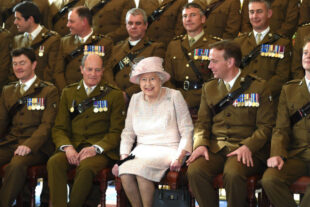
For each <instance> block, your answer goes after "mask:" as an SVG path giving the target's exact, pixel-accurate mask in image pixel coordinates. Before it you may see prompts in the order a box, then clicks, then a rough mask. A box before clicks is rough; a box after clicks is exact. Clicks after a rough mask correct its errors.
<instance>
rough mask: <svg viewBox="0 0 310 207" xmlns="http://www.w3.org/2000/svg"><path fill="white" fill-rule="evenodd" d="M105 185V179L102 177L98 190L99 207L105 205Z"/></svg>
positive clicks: (106, 184)
mask: <svg viewBox="0 0 310 207" xmlns="http://www.w3.org/2000/svg"><path fill="white" fill-rule="evenodd" d="M107 187H108V181H107V179H103V180H102V181H100V192H101V199H100V204H101V207H105V201H106V191H107Z"/></svg>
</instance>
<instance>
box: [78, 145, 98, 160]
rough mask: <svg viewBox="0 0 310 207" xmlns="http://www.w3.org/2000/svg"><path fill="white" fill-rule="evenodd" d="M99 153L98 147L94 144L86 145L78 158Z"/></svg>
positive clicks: (81, 158) (82, 158)
mask: <svg viewBox="0 0 310 207" xmlns="http://www.w3.org/2000/svg"><path fill="white" fill-rule="evenodd" d="M96 154H97V152H96V148H95V147H93V146H90V147H84V148H83V149H82V150H81V151H80V152H79V157H78V159H79V160H80V161H82V160H84V159H86V158H88V157H94V156H95V155H96Z"/></svg>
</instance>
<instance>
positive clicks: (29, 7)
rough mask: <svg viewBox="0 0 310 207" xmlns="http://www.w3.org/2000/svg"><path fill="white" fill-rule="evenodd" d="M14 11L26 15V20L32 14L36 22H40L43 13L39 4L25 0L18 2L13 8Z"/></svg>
mask: <svg viewBox="0 0 310 207" xmlns="http://www.w3.org/2000/svg"><path fill="white" fill-rule="evenodd" d="M13 12H19V13H21V15H22V17H24V19H25V20H28V19H29V17H31V16H32V17H33V19H34V22H35V23H36V24H39V23H40V20H41V13H40V10H39V8H38V6H37V5H36V4H35V3H33V2H30V1H23V2H21V3H19V4H17V5H15V6H14V8H13Z"/></svg>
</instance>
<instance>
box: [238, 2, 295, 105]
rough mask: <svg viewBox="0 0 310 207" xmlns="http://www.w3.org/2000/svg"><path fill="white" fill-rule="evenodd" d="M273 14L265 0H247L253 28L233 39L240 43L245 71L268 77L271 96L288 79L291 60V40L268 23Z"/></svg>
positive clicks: (276, 93) (279, 90) (277, 91)
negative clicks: (275, 31) (272, 29)
mask: <svg viewBox="0 0 310 207" xmlns="http://www.w3.org/2000/svg"><path fill="white" fill-rule="evenodd" d="M271 16H272V10H271V9H270V3H269V2H268V1H267V0H250V3H249V18H250V21H251V24H252V27H253V31H252V32H250V33H248V34H244V35H241V36H240V37H238V38H236V39H235V41H236V42H237V43H238V44H239V45H240V46H241V50H242V56H243V62H242V67H243V71H244V73H254V74H256V75H257V76H259V77H261V78H263V79H265V80H266V81H267V86H268V88H269V89H270V90H271V93H272V96H273V98H276V99H277V98H278V97H279V95H280V92H281V88H282V85H283V84H284V83H285V82H286V81H288V79H289V73H290V71H289V70H290V67H289V66H290V64H291V55H290V52H291V43H290V40H289V39H284V38H281V37H280V36H279V35H277V34H275V33H273V32H272V31H271V28H270V27H269V20H270V18H271Z"/></svg>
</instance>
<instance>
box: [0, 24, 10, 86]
mask: <svg viewBox="0 0 310 207" xmlns="http://www.w3.org/2000/svg"><path fill="white" fill-rule="evenodd" d="M11 46H12V37H11V34H10V32H9V31H8V30H6V29H2V28H1V29H0V57H1V64H0V91H2V87H3V86H4V85H6V84H7V83H8V81H9V72H10V65H11V57H10V50H11Z"/></svg>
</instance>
